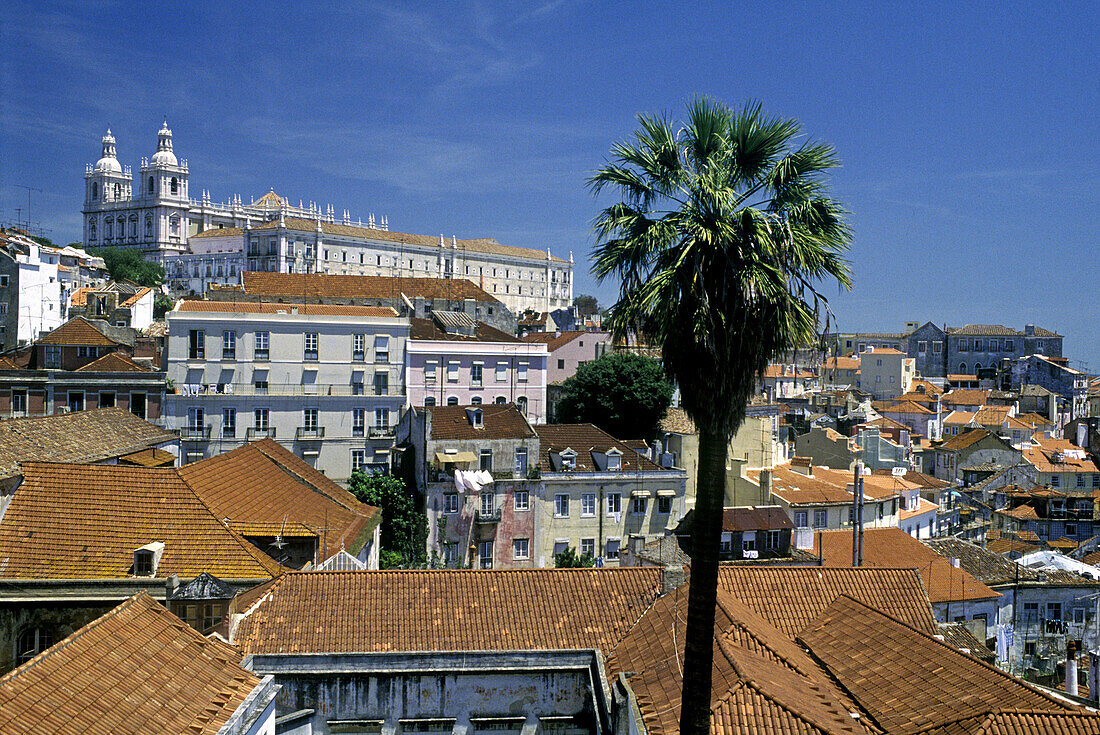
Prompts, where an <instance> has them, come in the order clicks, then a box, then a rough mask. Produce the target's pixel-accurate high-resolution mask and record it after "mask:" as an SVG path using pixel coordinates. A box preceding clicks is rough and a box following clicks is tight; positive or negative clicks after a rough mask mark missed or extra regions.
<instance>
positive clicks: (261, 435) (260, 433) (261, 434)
mask: <svg viewBox="0 0 1100 735" xmlns="http://www.w3.org/2000/svg"><path fill="white" fill-rule="evenodd" d="M245 435H246V436H247V437H248V440H249V441H251V440H253V439H274V438H275V427H274V426H265V427H260V426H249V427H248V431H247V432H246V433H245Z"/></svg>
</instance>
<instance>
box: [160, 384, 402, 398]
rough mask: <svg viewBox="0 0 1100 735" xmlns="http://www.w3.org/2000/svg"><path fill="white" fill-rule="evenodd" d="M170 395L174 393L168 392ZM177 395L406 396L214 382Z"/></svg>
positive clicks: (388, 390) (392, 388) (393, 390)
mask: <svg viewBox="0 0 1100 735" xmlns="http://www.w3.org/2000/svg"><path fill="white" fill-rule="evenodd" d="M169 392H171V391H169ZM175 392H176V394H177V395H189V396H217V395H231V396H232V395H237V396H288V397H297V396H371V397H380V398H387V397H389V398H399V397H402V396H404V395H405V393H404V388H403V387H402V386H401V385H389V386H385V387H383V388H380V389H378V388H375V387H374V386H373V385H371V386H369V387H368V386H367V385H366V384H364V383H339V384H336V383H307V384H305V385H302V384H299V383H291V384H282V385H278V384H275V383H266V382H260V383H259V384H257V383H211V384H209V385H206V384H195V385H193V386H190V387H189V389H188V388H185V387H183V386H180V385H177V386H175Z"/></svg>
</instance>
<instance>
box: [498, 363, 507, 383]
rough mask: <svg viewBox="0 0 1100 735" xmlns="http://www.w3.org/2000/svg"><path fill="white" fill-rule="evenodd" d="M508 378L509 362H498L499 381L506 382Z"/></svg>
mask: <svg viewBox="0 0 1100 735" xmlns="http://www.w3.org/2000/svg"><path fill="white" fill-rule="evenodd" d="M507 380H508V363H506V362H498V363H497V382H498V383H504V382H506V381H507Z"/></svg>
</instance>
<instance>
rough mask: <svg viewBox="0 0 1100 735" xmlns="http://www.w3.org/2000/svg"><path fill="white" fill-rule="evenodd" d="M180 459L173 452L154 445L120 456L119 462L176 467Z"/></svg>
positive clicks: (144, 465)
mask: <svg viewBox="0 0 1100 735" xmlns="http://www.w3.org/2000/svg"><path fill="white" fill-rule="evenodd" d="M178 459H179V457H177V456H176V455H174V454H172V453H171V452H166V451H164V450H163V449H157V448H156V447H152V448H150V449H142V450H139V451H137V452H131V453H130V454H123V455H121V456H120V457H119V458H118V461H119V464H134V465H137V466H139V467H175V465H176V461H177V460H178Z"/></svg>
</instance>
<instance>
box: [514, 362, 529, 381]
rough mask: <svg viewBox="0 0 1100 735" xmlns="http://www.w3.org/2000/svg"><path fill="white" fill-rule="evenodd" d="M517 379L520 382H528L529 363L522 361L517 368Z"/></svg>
mask: <svg viewBox="0 0 1100 735" xmlns="http://www.w3.org/2000/svg"><path fill="white" fill-rule="evenodd" d="M516 380H517V381H518V382H520V383H526V382H527V363H525V362H521V363H520V364H519V366H518V367H517V368H516Z"/></svg>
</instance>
